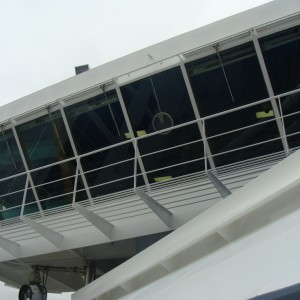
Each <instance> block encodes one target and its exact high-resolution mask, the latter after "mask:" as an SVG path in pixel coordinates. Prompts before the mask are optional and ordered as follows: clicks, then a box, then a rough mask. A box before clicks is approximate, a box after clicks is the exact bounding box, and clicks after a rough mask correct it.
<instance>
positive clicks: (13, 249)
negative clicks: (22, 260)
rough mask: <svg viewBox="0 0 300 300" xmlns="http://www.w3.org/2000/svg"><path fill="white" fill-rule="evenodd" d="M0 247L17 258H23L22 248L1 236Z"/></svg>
mask: <svg viewBox="0 0 300 300" xmlns="http://www.w3.org/2000/svg"><path fill="white" fill-rule="evenodd" d="M0 247H1V248H2V249H4V250H5V251H6V252H8V253H10V254H11V255H13V256H14V257H16V258H19V257H20V256H21V254H20V252H21V246H20V245H19V244H17V243H15V242H12V241H10V240H9V239H6V238H4V237H2V236H0Z"/></svg>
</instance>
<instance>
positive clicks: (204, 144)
mask: <svg viewBox="0 0 300 300" xmlns="http://www.w3.org/2000/svg"><path fill="white" fill-rule="evenodd" d="M202 124H203V139H204V138H205V140H206V132H205V119H203V123H202ZM203 149H204V150H203V151H204V165H205V172H207V155H206V153H207V151H206V143H204V141H203Z"/></svg>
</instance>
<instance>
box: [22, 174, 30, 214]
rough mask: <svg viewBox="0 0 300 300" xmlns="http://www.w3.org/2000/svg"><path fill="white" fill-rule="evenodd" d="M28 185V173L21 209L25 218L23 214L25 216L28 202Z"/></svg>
mask: <svg viewBox="0 0 300 300" xmlns="http://www.w3.org/2000/svg"><path fill="white" fill-rule="evenodd" d="M28 184H29V176H28V173H27V177H26V183H25V189H24V194H23V201H22V207H21V216H23V214H24V209H25V202H26V197H27V190H28Z"/></svg>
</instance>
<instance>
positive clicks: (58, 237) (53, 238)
mask: <svg viewBox="0 0 300 300" xmlns="http://www.w3.org/2000/svg"><path fill="white" fill-rule="evenodd" d="M20 219H21V220H22V221H23V222H24V223H26V224H27V225H28V226H29V227H31V228H32V229H33V230H34V231H36V232H37V233H39V234H40V235H41V236H43V237H44V238H45V239H46V240H48V241H49V242H50V243H52V244H53V245H55V246H56V247H57V248H58V249H60V250H63V249H64V243H65V238H64V236H63V235H62V234H60V233H58V232H56V231H54V230H52V229H50V228H48V227H46V226H44V225H42V224H40V223H38V222H36V221H34V220H32V219H29V218H28V217H25V216H22V217H21V218H20Z"/></svg>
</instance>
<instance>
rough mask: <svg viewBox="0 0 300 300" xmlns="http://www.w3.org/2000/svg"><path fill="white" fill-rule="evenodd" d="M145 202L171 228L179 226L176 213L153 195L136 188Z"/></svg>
mask: <svg viewBox="0 0 300 300" xmlns="http://www.w3.org/2000/svg"><path fill="white" fill-rule="evenodd" d="M134 192H135V193H136V194H137V195H138V196H139V197H140V198H141V199H142V200H143V201H144V203H145V204H146V205H147V206H148V207H149V208H150V209H151V210H152V211H153V212H154V213H155V214H156V215H157V216H158V217H159V218H160V219H161V220H162V221H163V222H164V223H165V224H166V225H167V226H168V228H169V229H176V228H177V227H178V221H177V220H176V218H175V216H174V214H173V213H172V212H171V211H169V210H168V209H167V208H165V207H164V206H162V205H161V204H160V203H158V202H157V201H155V200H154V199H153V198H152V197H150V196H149V195H147V194H146V193H144V192H143V191H141V190H139V189H136V190H135V191H134Z"/></svg>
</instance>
